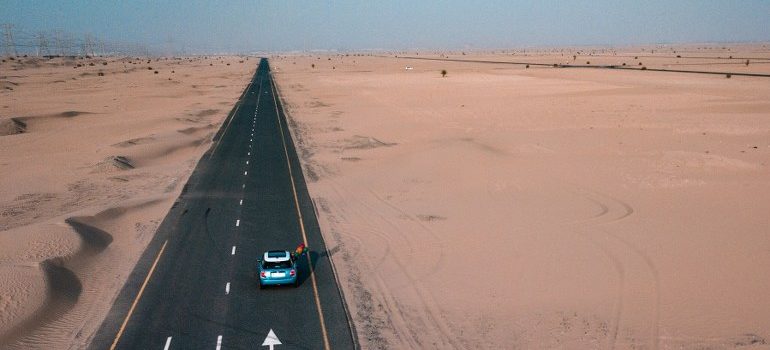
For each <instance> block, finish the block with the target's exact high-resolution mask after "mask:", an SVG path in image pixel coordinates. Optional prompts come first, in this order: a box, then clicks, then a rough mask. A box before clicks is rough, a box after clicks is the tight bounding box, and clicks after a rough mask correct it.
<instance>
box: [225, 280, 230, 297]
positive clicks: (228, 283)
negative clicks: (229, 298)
mask: <svg viewBox="0 0 770 350" xmlns="http://www.w3.org/2000/svg"><path fill="white" fill-rule="evenodd" d="M228 294H230V282H227V284H225V295H228Z"/></svg>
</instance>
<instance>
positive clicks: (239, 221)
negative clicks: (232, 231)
mask: <svg viewBox="0 0 770 350" xmlns="http://www.w3.org/2000/svg"><path fill="white" fill-rule="evenodd" d="M238 226H241V219H238V220H235V227H238Z"/></svg>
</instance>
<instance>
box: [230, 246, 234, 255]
mask: <svg viewBox="0 0 770 350" xmlns="http://www.w3.org/2000/svg"><path fill="white" fill-rule="evenodd" d="M230 255H235V246H233V251H232V253H230Z"/></svg>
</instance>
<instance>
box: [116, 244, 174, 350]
mask: <svg viewBox="0 0 770 350" xmlns="http://www.w3.org/2000/svg"><path fill="white" fill-rule="evenodd" d="M167 243H168V240H166V241H165V242H163V246H162V247H160V251H159V252H158V256H157V257H155V261H154V262H153V263H152V267H151V268H150V272H149V273H147V277H146V278H145V279H144V283H142V288H140V289H139V294H137V295H136V298H134V302H133V304H131V308H130V309H129V310H128V314H127V315H126V319H125V320H123V324H122V325H120V329H119V330H118V334H117V335H115V340H114V341H113V342H112V345H111V346H110V350H115V347H116V346H117V345H118V341H119V340H120V336H122V335H123V331H124V330H125V329H126V325H127V324H128V320H129V319H130V318H131V314H132V313H133V312H134V308H136V304H138V303H139V299H140V298H141V297H142V293H144V288H145V287H147V282H149V281H150V277H152V273H153V272H154V271H155V266H156V265H158V261H159V260H160V256H161V255H163V251H164V250H165V249H166V244H167Z"/></svg>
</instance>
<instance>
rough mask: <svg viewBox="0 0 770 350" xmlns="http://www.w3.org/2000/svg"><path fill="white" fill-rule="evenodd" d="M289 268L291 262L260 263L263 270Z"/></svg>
mask: <svg viewBox="0 0 770 350" xmlns="http://www.w3.org/2000/svg"><path fill="white" fill-rule="evenodd" d="M290 267H291V261H288V260H287V261H265V262H263V263H262V268H263V269H288V268H290Z"/></svg>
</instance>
